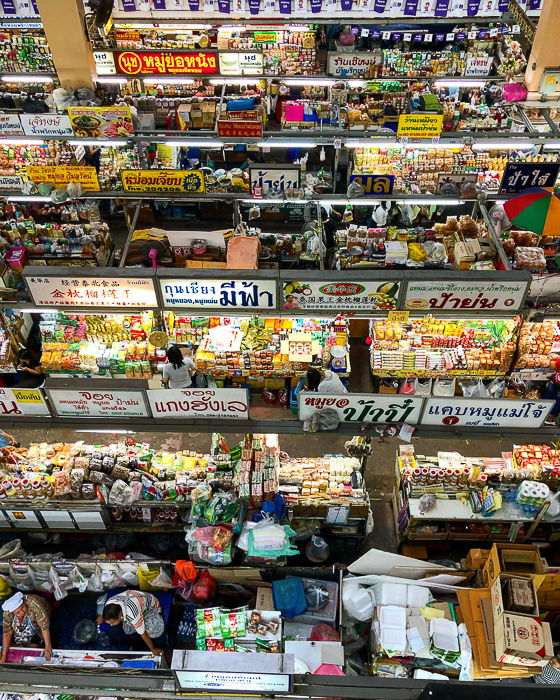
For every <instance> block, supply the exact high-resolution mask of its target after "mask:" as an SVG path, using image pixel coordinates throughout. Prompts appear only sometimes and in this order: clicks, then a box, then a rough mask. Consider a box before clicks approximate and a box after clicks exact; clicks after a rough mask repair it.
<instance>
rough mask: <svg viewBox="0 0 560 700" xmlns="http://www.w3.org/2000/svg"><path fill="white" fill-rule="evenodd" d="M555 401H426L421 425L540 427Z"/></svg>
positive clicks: (447, 399)
mask: <svg viewBox="0 0 560 700" xmlns="http://www.w3.org/2000/svg"><path fill="white" fill-rule="evenodd" d="M553 405H554V401H544V400H542V401H526V400H525V399H519V400H516V399H463V398H454V397H450V398H431V399H426V404H425V406H424V413H423V414H422V420H421V421H420V423H421V425H448V426H451V427H454V426H473V427H499V428H508V427H513V428H515V427H518V426H519V425H523V427H524V428H540V426H541V425H542V424H543V422H544V419H545V418H546V416H547V415H548V412H549V411H550V409H551V408H552V406H553Z"/></svg>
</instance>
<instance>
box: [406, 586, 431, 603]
mask: <svg viewBox="0 0 560 700" xmlns="http://www.w3.org/2000/svg"><path fill="white" fill-rule="evenodd" d="M406 589H407V590H406V605H407V607H408V608H425V607H426V605H428V603H429V602H430V600H431V596H430V589H429V588H427V587H426V586H407V587H406Z"/></svg>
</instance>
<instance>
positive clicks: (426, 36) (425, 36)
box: [424, 34, 434, 42]
mask: <svg viewBox="0 0 560 700" xmlns="http://www.w3.org/2000/svg"><path fill="white" fill-rule="evenodd" d="M433 38H434V35H433V34H424V41H426V42H427V41H432V39H433Z"/></svg>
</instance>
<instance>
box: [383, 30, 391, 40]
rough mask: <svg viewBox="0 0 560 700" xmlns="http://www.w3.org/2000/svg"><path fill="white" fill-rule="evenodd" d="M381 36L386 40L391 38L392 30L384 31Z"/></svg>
mask: <svg viewBox="0 0 560 700" xmlns="http://www.w3.org/2000/svg"><path fill="white" fill-rule="evenodd" d="M381 38H382V39H385V40H388V39H390V38H391V32H383V34H382V35H381Z"/></svg>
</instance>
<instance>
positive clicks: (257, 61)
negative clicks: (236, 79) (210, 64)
mask: <svg viewBox="0 0 560 700" xmlns="http://www.w3.org/2000/svg"><path fill="white" fill-rule="evenodd" d="M219 65H220V74H221V75H262V72H263V65H264V64H263V54H262V53H261V52H259V51H246V52H241V53H228V52H224V53H220V56H219Z"/></svg>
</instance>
